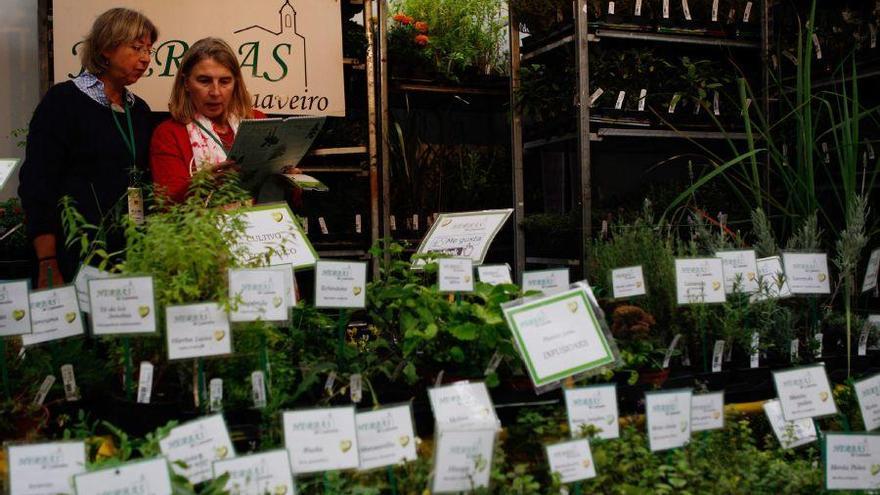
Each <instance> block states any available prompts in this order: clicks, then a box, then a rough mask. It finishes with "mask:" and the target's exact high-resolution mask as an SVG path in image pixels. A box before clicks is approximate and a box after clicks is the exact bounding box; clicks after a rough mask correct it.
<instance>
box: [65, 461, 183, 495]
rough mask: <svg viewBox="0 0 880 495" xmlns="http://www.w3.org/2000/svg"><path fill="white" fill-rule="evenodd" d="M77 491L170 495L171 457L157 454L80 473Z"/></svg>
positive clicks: (83, 494) (86, 493)
mask: <svg viewBox="0 0 880 495" xmlns="http://www.w3.org/2000/svg"><path fill="white" fill-rule="evenodd" d="M73 481H74V485H75V486H76V495H106V494H108V493H137V494H138V495H171V494H172V493H173V491H172V488H171V473H170V472H169V471H168V461H167V460H166V459H165V458H164V457H157V458H155V459H150V460H147V461H137V462H129V463H127V464H123V465H121V466H116V467H111V468H107V469H101V470H100V471H92V472H90V473H85V474H79V475H76V476H75V477H74V478H73Z"/></svg>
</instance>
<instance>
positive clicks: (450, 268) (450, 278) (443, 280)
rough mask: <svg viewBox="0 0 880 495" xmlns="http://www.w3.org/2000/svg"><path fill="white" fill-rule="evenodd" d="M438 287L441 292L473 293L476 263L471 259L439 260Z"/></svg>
mask: <svg viewBox="0 0 880 495" xmlns="http://www.w3.org/2000/svg"><path fill="white" fill-rule="evenodd" d="M437 285H438V288H439V290H440V292H473V291H474V262H473V261H471V259H470V258H440V259H438V260H437Z"/></svg>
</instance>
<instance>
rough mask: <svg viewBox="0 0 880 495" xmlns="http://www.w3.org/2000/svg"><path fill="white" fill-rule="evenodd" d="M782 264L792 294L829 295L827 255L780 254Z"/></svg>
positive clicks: (829, 283)
mask: <svg viewBox="0 0 880 495" xmlns="http://www.w3.org/2000/svg"><path fill="white" fill-rule="evenodd" d="M782 264H783V265H784V266H785V278H786V282H788V287H789V289H790V290H791V293H792V294H830V293H831V277H829V276H828V255H827V254H825V253H782Z"/></svg>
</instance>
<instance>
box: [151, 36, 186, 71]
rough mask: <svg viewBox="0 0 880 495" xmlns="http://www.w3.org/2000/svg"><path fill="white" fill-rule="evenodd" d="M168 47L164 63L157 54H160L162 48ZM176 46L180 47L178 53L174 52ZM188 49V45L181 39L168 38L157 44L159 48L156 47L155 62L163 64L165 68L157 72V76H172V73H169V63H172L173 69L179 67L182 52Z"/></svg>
mask: <svg viewBox="0 0 880 495" xmlns="http://www.w3.org/2000/svg"><path fill="white" fill-rule="evenodd" d="M166 47H167V48H168V49H167V51H166V53H167V56H166V57H165V63H164V64H163V63H162V61H161V60H160V59H159V56H160V55H161V54H162V49H163V48H166ZM176 48H180V53H179V54H178V53H176V52H177V50H176ZM188 49H189V45H188V44H187V43H186V42H185V41H183V40H168V41H166V42H165V43H162V44H161V45H159V48H157V49H156V63H157V64H159V65H160V66H161V65H164V66H165V70H164V71H162V73H161V74H159V77H174V74H172V73H171V65H172V63H173V64H174V69H175V70H176V69H179V68H180V59H182V58H183V54H184V53H186V51H187V50H188Z"/></svg>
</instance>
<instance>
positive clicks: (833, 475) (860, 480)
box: [823, 432, 880, 490]
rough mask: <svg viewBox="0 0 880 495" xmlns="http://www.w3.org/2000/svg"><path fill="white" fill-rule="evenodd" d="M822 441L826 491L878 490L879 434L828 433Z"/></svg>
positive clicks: (879, 477) (879, 474) (879, 473)
mask: <svg viewBox="0 0 880 495" xmlns="http://www.w3.org/2000/svg"><path fill="white" fill-rule="evenodd" d="M823 438H824V442H825V448H824V449H823V451H824V452H825V456H824V457H825V487H826V488H827V489H828V490H876V489H877V488H880V435H877V434H857V433H838V432H828V433H826V434H825V436H824V437H823Z"/></svg>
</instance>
